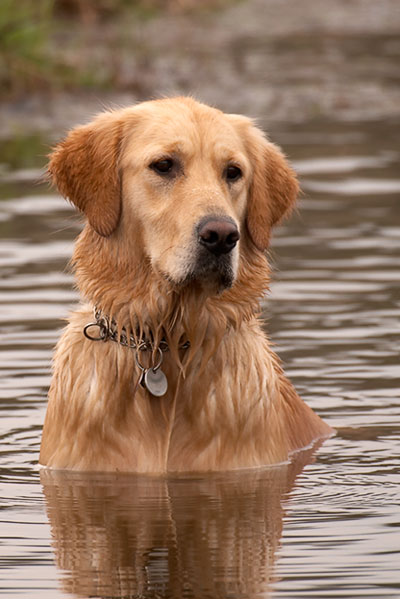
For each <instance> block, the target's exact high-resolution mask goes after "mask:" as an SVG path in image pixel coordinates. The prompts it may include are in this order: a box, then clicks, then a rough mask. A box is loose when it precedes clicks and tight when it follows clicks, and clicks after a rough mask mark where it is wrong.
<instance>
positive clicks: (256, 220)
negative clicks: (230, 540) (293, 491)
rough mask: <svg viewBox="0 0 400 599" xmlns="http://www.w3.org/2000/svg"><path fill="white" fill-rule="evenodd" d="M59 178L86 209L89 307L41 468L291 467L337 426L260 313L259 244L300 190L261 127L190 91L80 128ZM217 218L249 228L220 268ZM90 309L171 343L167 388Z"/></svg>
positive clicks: (61, 157) (54, 390)
mask: <svg viewBox="0 0 400 599" xmlns="http://www.w3.org/2000/svg"><path fill="white" fill-rule="evenodd" d="M167 157H168V158H170V159H171V160H172V161H173V164H174V165H176V166H174V168H176V172H174V173H173V175H168V176H167V177H166V176H161V175H160V173H158V172H155V170H154V168H152V165H154V163H158V162H157V161H160V160H163V159H165V158H167ZM228 165H235V166H237V167H240V171H241V176H240V178H239V179H238V180H236V181H233V182H232V181H228V180H227V177H226V174H225V173H226V169H227V166H228ZM149 167H150V168H149ZM49 172H50V174H51V176H52V178H53V181H54V182H55V183H56V184H57V186H58V188H59V190H60V191H61V193H62V194H63V195H65V196H66V197H68V198H69V199H70V201H71V202H73V203H74V204H75V205H76V206H77V208H78V209H79V210H80V211H81V212H83V213H84V214H85V216H86V218H87V224H86V226H85V228H84V230H83V231H82V233H81V235H80V236H79V238H78V241H77V243H76V248H75V252H74V257H73V264H74V267H75V273H76V278H77V282H78V287H79V289H80V292H81V294H82V296H83V298H84V299H85V301H86V302H87V303H86V304H84V305H82V306H81V307H80V308H79V309H78V310H77V311H76V312H75V313H74V314H73V315H72V317H71V319H70V322H69V324H68V326H67V328H66V329H65V331H64V333H63V335H62V337H61V340H60V342H59V343H58V347H57V350H56V354H55V359H54V376H53V380H52V384H51V387H50V392H49V404H48V409H47V415H46V420H45V424H44V430H43V438H42V447H41V453H40V463H41V464H43V465H47V466H51V467H55V468H66V469H76V470H102V471H117V470H118V471H136V472H153V473H158V472H166V471H195V470H203V471H204V470H226V469H233V468H243V467H253V466H261V465H266V464H275V463H278V462H282V461H285V460H287V459H288V457H289V456H290V453H291V452H293V451H295V450H297V449H300V448H302V447H305V446H307V445H309V444H310V443H312V442H313V441H314V440H315V439H317V438H321V437H324V436H328V435H329V434H330V432H331V429H330V428H329V427H328V426H327V425H326V424H325V423H324V422H323V421H322V420H321V419H320V418H319V417H318V416H317V415H316V414H315V413H314V412H313V411H312V410H311V409H310V408H309V407H308V406H306V405H305V404H304V403H303V402H302V400H301V399H300V398H299V397H298V395H297V393H296V391H295V390H294V388H293V386H292V385H291V383H290V382H289V381H288V380H287V379H286V378H285V376H284V374H283V372H282V369H281V367H280V365H279V361H278V359H277V357H276V356H275V354H274V353H273V352H272V350H271V348H270V344H269V342H268V339H267V338H266V336H265V334H264V333H263V332H262V329H261V326H260V322H259V320H258V314H259V310H260V308H259V303H260V299H261V298H262V296H263V295H264V294H265V292H266V290H267V288H268V283H269V268H268V263H267V260H266V258H265V256H264V253H263V252H264V250H266V249H267V247H268V243H269V237H270V232H271V227H272V226H273V225H274V224H275V223H277V222H279V221H280V220H281V219H282V217H284V216H285V215H286V214H287V213H288V212H289V211H290V209H291V208H292V207H293V205H294V203H295V200H296V195H297V192H298V184H297V181H296V177H295V175H294V173H293V171H292V169H291V168H290V167H289V165H288V163H287V162H286V160H285V158H284V156H283V155H282V153H281V152H280V150H279V149H278V148H277V147H276V146H274V145H273V144H272V143H271V142H269V141H268V140H267V139H266V138H265V137H264V135H263V134H262V133H261V131H260V130H259V129H257V128H256V127H255V125H254V124H253V123H252V121H250V120H249V119H247V118H245V117H242V116H237V115H227V114H223V113H222V112H220V111H219V110H216V109H214V108H210V107H208V106H206V105H204V104H200V103H198V102H196V101H194V100H192V99H190V98H175V99H164V100H157V101H152V102H145V103H143V104H139V105H137V106H135V107H131V108H126V109H122V110H116V111H113V112H106V113H103V114H101V115H99V116H98V117H97V118H96V119H95V120H94V121H93V122H91V123H90V124H88V125H86V126H82V127H78V128H76V129H75V130H73V131H72V132H70V134H69V135H68V137H67V138H66V139H65V140H64V141H63V142H61V143H60V144H59V145H58V146H57V147H56V148H55V150H54V152H53V153H52V156H51V160H50V165H49ZM208 215H216V217H217V218H223V219H229V222H232V223H235V225H237V228H238V229H239V231H240V240H239V242H238V243H237V245H236V247H235V248H234V249H233V250H232V251H231V252H230V253H229V254H227V255H226V256H225V257H224V258H215V259H214V257H212V260H211V258H210V261H208V260H207V257H206V258H204V255H203V254H204V252H203V254H201V252H200V250H199V248H198V235H197V233H196V232H197V231H198V223H199V222H201V220H202V219H203V218H204V217H207V216H208ZM201 251H203V250H201ZM200 254H201V257H202V264H201V265H199V264H200V263H199V255H200ZM219 261H221V262H223V264H224V267H223V268H222V266H220V262H219ZM208 262H210V264H211V262H212V263H213V265H212V266H210V265H209V263H208ZM222 270H224V272H228V273H229V277H228V278H229V282H228V283H226V281H223V278H222V275H221V272H222ZM94 306H96V307H98V308H100V309H101V310H102V312H103V313H104V314H106V315H108V316H109V317H110V318H112V319H114V320H115V322H116V323H117V326H118V328H119V330H122V328H124V329H125V331H126V332H127V333H128V334H131V335H132V336H134V337H135V338H136V339H140V338H141V337H142V336H144V337H145V338H147V339H148V338H152V339H153V341H154V347H155V348H157V347H158V344H159V343H160V341H161V340H162V339H164V340H166V341H167V343H168V346H169V351H168V352H165V353H164V358H163V365H162V369H163V371H164V372H165V374H166V376H167V379H168V391H167V393H166V394H165V395H164V396H163V397H161V398H155V397H153V396H152V395H151V394H149V393H148V392H147V391H146V390H145V389H144V388H143V387H142V386H140V385H139V386H137V381H138V377H139V374H140V372H139V369H138V367H137V364H136V356H135V352H134V351H133V350H131V349H128V348H126V347H122V346H120V345H119V344H117V343H113V342H111V341H108V342H106V343H102V342H99V343H95V342H93V341H90V340H88V339H86V338H85V337H84V336H83V333H82V331H83V327H84V326H85V325H86V324H87V323H88V322H90V321H91V320H93V316H92V314H93V307H94ZM184 341H189V342H190V348H189V349H182V343H183V342H184ZM154 351H155V353H156V352H157V350H156V349H155V350H154Z"/></svg>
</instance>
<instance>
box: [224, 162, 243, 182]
mask: <svg viewBox="0 0 400 599" xmlns="http://www.w3.org/2000/svg"><path fill="white" fill-rule="evenodd" d="M241 176H242V171H241V169H240V168H239V167H238V166H235V165H234V164H230V165H229V166H228V167H227V168H226V171H225V177H226V180H227V181H228V182H229V183H233V182H234V181H237V180H238V179H240V177H241Z"/></svg>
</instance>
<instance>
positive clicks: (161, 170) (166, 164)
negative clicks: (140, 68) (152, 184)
mask: <svg viewBox="0 0 400 599" xmlns="http://www.w3.org/2000/svg"><path fill="white" fill-rule="evenodd" d="M150 168H151V169H152V170H153V171H155V172H156V173H157V174H158V175H168V174H170V173H171V171H172V169H173V168H174V161H173V160H172V158H163V159H162V160H155V161H154V162H152V163H151V164H150Z"/></svg>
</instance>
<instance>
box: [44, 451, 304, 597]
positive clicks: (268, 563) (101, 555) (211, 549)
mask: <svg viewBox="0 0 400 599" xmlns="http://www.w3.org/2000/svg"><path fill="white" fill-rule="evenodd" d="M310 459H311V452H304V451H303V452H301V453H300V454H298V455H297V456H296V459H295V460H294V461H293V462H292V463H291V464H290V465H285V466H279V467H275V468H269V469H265V470H262V469H257V470H253V471H241V472H235V473H229V474H228V473H227V474H221V473H219V474H210V475H204V474H202V475H201V476H199V477H195V476H194V475H193V476H181V475H180V476H179V477H176V478H174V477H172V476H169V477H166V478H156V477H146V476H137V475H122V474H116V475H112V474H99V473H97V474H87V473H86V474H83V473H71V472H65V471H64V472H63V471H54V470H47V469H43V470H42V471H41V475H40V476H41V482H42V485H43V491H44V494H45V497H46V504H47V512H48V517H49V520H50V524H51V529H52V536H53V539H54V551H55V556H56V562H57V565H58V567H59V568H60V569H61V570H63V572H64V574H63V576H62V585H63V587H64V590H65V591H67V592H69V593H71V594H74V595H78V596H81V597H107V598H110V597H115V598H117V597H118V598H136V599H137V598H139V597H141V598H150V597H152V598H164V597H165V598H166V597H168V598H170V597H171V598H179V599H181V598H185V597H188V598H197V597H198V598H200V597H201V598H204V597H210V598H213V599H214V598H223V599H226V598H227V597H235V598H239V597H243V598H246V599H251V598H253V597H259V596H260V595H261V594H262V596H263V597H265V596H267V595H268V592H269V591H270V587H271V582H272V581H273V576H274V573H273V565H274V559H275V554H276V550H277V548H278V546H279V543H280V537H281V531H282V517H283V507H282V500H283V499H285V497H287V496H288V493H289V492H290V490H291V489H292V487H293V484H294V481H295V479H296V476H297V475H298V474H299V473H300V471H301V470H302V469H303V466H304V465H305V464H306V463H307V462H309V461H310Z"/></svg>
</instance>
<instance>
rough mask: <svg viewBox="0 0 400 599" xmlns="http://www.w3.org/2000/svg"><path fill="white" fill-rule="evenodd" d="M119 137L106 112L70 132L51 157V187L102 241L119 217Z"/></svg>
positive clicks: (117, 125) (114, 121)
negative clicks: (73, 206)
mask: <svg viewBox="0 0 400 599" xmlns="http://www.w3.org/2000/svg"><path fill="white" fill-rule="evenodd" d="M121 136H122V124H121V119H120V118H118V115H117V113H112V112H108V113H107V112H106V113H103V114H101V115H99V116H98V117H97V118H96V119H95V120H94V121H92V122H91V123H90V124H88V125H84V126H81V127H77V128H76V129H73V130H72V131H71V132H70V133H69V135H68V136H67V137H66V138H65V139H64V141H62V142H61V143H59V144H58V145H57V146H56V147H55V149H54V150H53V152H52V153H51V154H50V162H49V167H48V172H49V175H50V178H51V179H52V181H53V183H55V184H56V185H57V187H58V189H59V190H60V192H61V194H62V195H63V196H64V197H66V198H68V199H69V200H70V201H71V202H72V203H73V204H75V206H76V207H77V208H78V209H79V210H80V211H81V212H83V213H84V214H85V215H86V217H87V219H88V221H89V223H90V225H91V226H92V227H93V229H94V230H95V231H97V233H98V234H99V235H102V236H103V237H107V236H109V235H111V233H112V232H113V231H114V230H115V228H116V227H117V225H118V222H119V219H120V215H121V181H120V175H119V168H118V160H119V153H120V145H121Z"/></svg>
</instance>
